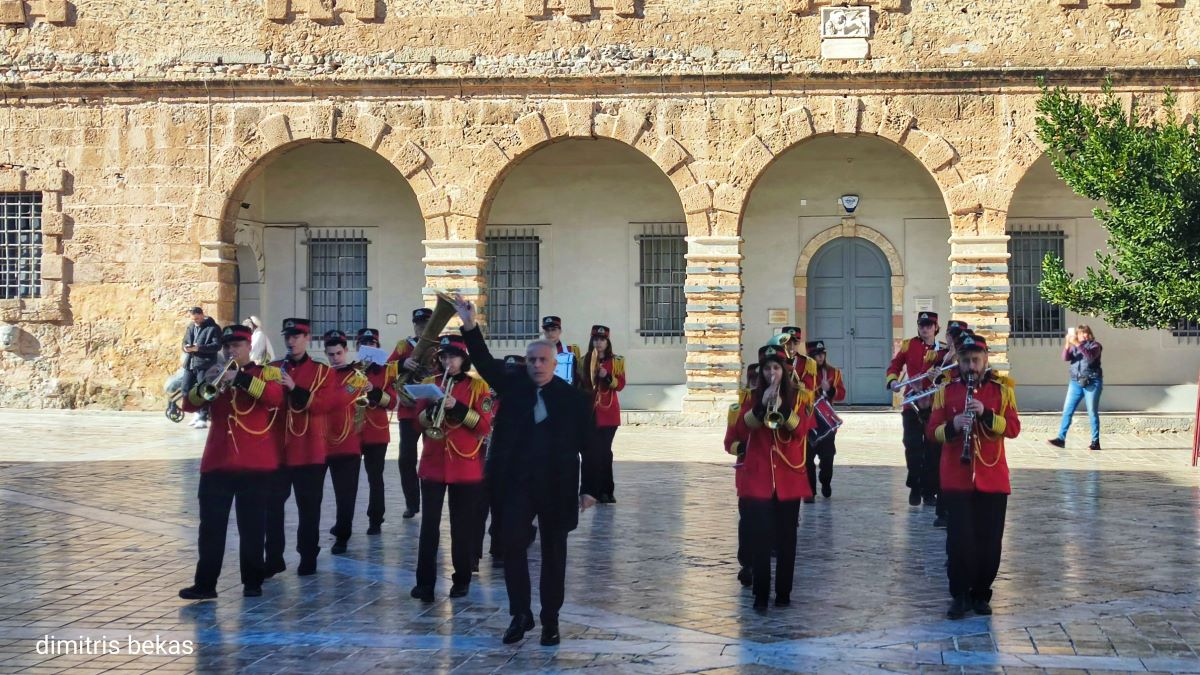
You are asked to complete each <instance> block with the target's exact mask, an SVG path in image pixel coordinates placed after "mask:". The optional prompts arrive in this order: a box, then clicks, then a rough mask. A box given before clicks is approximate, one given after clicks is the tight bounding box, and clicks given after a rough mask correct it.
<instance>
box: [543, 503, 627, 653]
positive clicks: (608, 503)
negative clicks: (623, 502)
mask: <svg viewBox="0 0 1200 675" xmlns="http://www.w3.org/2000/svg"><path fill="white" fill-rule="evenodd" d="M604 503H605V504H616V503H617V498H616V497H614V496H612V495H611V494H610V495H605V497H604ZM556 644H557V643H556Z"/></svg>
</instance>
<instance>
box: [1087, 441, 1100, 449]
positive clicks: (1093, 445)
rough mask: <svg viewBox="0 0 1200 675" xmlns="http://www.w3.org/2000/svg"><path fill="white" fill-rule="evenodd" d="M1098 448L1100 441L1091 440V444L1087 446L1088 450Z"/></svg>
mask: <svg viewBox="0 0 1200 675" xmlns="http://www.w3.org/2000/svg"><path fill="white" fill-rule="evenodd" d="M1099 449H1100V441H1092V444H1091V445H1089V446H1088V450H1099Z"/></svg>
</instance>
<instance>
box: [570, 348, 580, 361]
mask: <svg viewBox="0 0 1200 675" xmlns="http://www.w3.org/2000/svg"><path fill="white" fill-rule="evenodd" d="M567 350H568V351H570V352H571V353H572V354H574V355H575V360H576V361H578V360H580V359H581V358H583V357H582V356H581V354H582V353H583V352H581V351H579V345H567Z"/></svg>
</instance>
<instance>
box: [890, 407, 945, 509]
mask: <svg viewBox="0 0 1200 675" xmlns="http://www.w3.org/2000/svg"><path fill="white" fill-rule="evenodd" d="M929 412H930V411H929V410H922V411H920V412H917V411H916V410H913V408H912V406H905V408H904V411H903V412H902V413H900V414H901V416H902V417H901V419H902V420H903V421H904V462H905V464H907V465H908V477H907V478H906V479H905V481H904V484H905V485H906V486H908V487H909V488H910V489H912V490H916V491H917V492H919V493H920V494H921V495H922V496H925V497H932V496H934V495H936V494H937V492H938V463H939V461H940V460H941V454H942V448H941V446H939V445H938V444H937V443H936V442H934V441H930V440H929V439H928V438H927V437H926V436H925V424H926V423H927V422H928V421H929Z"/></svg>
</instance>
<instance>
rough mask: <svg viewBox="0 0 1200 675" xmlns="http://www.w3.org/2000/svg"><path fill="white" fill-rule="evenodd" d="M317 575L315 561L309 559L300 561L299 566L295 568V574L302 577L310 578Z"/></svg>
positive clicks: (314, 559)
mask: <svg viewBox="0 0 1200 675" xmlns="http://www.w3.org/2000/svg"><path fill="white" fill-rule="evenodd" d="M316 573H317V559H316V558H309V559H307V560H301V561H300V566H299V567H297V568H296V574H298V575H299V576H302V577H310V576H312V575H314V574H316Z"/></svg>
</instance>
